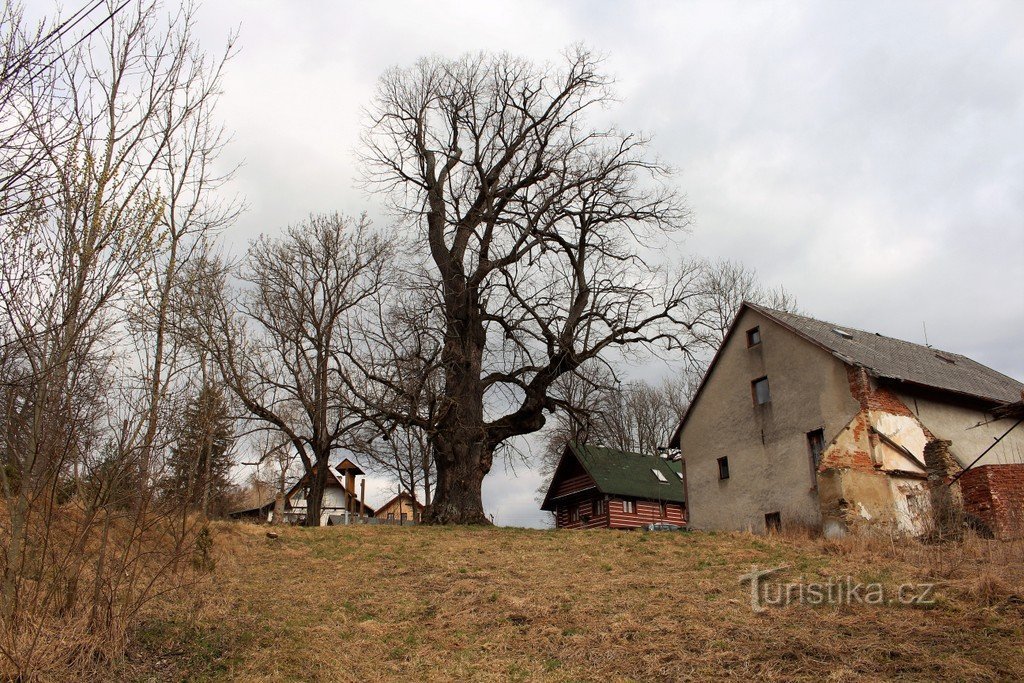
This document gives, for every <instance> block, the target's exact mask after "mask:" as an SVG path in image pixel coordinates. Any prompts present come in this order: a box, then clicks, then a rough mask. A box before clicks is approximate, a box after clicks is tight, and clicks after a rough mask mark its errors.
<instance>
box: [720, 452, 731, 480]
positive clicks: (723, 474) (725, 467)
mask: <svg viewBox="0 0 1024 683" xmlns="http://www.w3.org/2000/svg"><path fill="white" fill-rule="evenodd" d="M718 478H719V479H728V478H729V458H724V457H723V458H719V459H718Z"/></svg>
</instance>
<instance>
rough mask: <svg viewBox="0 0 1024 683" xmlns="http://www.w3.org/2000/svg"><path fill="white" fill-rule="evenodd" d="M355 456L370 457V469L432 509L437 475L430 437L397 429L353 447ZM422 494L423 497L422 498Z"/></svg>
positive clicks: (409, 429)
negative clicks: (432, 494)
mask: <svg viewBox="0 0 1024 683" xmlns="http://www.w3.org/2000/svg"><path fill="white" fill-rule="evenodd" d="M352 450H353V452H356V453H359V454H361V455H364V456H366V457H367V459H368V460H369V461H370V469H373V470H375V471H378V472H381V473H383V474H385V475H386V476H388V477H389V478H390V479H391V480H392V481H394V482H395V484H396V485H397V487H398V490H399V491H400V492H406V493H408V494H409V495H411V496H412V497H413V498H415V499H417V500H422V501H423V504H424V505H425V506H428V507H429V505H430V499H431V489H432V485H433V483H432V482H433V481H434V478H435V477H436V471H435V469H434V459H433V458H432V457H431V453H430V437H429V436H428V435H427V432H426V431H425V430H423V429H422V428H420V427H414V426H409V427H397V428H395V429H392V430H390V431H389V432H387V433H386V434H384V435H383V436H382V437H381V438H375V439H373V440H372V441H370V442H369V443H361V444H353V446H352ZM419 491H422V492H423V495H422V496H420V495H419V493H418V492H419Z"/></svg>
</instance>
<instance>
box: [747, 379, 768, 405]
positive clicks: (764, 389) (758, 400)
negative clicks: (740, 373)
mask: <svg viewBox="0 0 1024 683" xmlns="http://www.w3.org/2000/svg"><path fill="white" fill-rule="evenodd" d="M750 387H751V393H752V394H753V395H754V404H755V405H759V406H763V405H764V404H765V403H768V402H769V401H771V400H772V392H771V391H770V390H769V389H768V378H767V377H759V378H758V379H755V380H754V381H753V382H751V383H750Z"/></svg>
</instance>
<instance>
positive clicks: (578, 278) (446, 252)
mask: <svg viewBox="0 0 1024 683" xmlns="http://www.w3.org/2000/svg"><path fill="white" fill-rule="evenodd" d="M610 86H611V81H610V79H609V78H608V77H607V76H605V75H604V74H603V73H602V72H601V63H600V60H598V59H596V58H595V57H594V56H593V55H592V54H591V53H590V52H588V51H586V50H584V49H581V48H577V49H575V50H571V51H569V52H568V53H567V54H566V55H565V58H564V61H563V62H562V63H561V64H560V65H556V66H549V65H545V66H541V65H537V64H533V63H530V62H528V61H524V60H521V59H516V58H513V57H511V56H508V55H505V54H501V55H490V54H476V55H468V56H465V57H462V58H460V59H455V60H448V59H441V58H428V59H423V60H420V61H419V62H417V63H416V64H415V65H413V66H412V67H409V68H396V69H393V70H391V71H388V72H387V73H385V74H384V75H383V77H382V78H381V79H380V83H379V85H378V88H377V93H376V96H375V97H374V99H373V102H372V104H371V106H370V108H369V111H368V117H369V123H368V127H367V130H366V132H365V135H364V149H365V153H364V154H365V163H366V167H367V182H368V184H369V185H370V186H371V187H373V188H375V189H376V190H379V191H382V192H385V193H387V195H388V197H389V198H390V200H391V202H392V204H393V208H394V210H395V211H396V212H397V215H398V216H399V217H400V219H401V220H402V221H403V222H404V225H405V227H406V228H407V229H408V230H409V231H410V232H411V233H412V234H414V235H415V244H414V245H413V253H412V255H411V257H410V259H409V267H408V269H407V272H408V277H407V279H406V284H407V285H409V286H413V287H416V288H417V289H418V290H419V291H423V290H424V289H426V290H433V291H436V293H437V294H436V297H434V299H432V300H431V301H432V303H433V306H432V308H431V309H428V310H426V311H424V312H423V313H422V315H421V316H420V318H419V322H420V323H421V324H422V325H424V326H426V328H427V330H428V332H429V333H432V335H433V337H432V338H433V340H434V342H435V343H436V350H437V353H436V354H435V353H432V352H431V347H430V346H429V345H424V343H423V341H422V337H423V334H424V332H423V330H420V331H419V332H417V333H415V334H409V335H408V337H402V336H401V335H398V334H396V333H395V332H396V329H389V325H390V324H391V323H389V322H388V317H387V316H386V315H385V316H383V317H382V321H383V324H382V325H381V331H380V332H379V334H378V335H376V337H374V336H373V335H371V336H370V341H369V342H368V343H367V345H366V346H367V352H366V355H365V357H364V358H363V361H362V366H361V367H362V369H363V371H364V372H365V373H366V375H367V377H368V379H369V383H368V385H367V387H366V388H365V390H364V391H363V392H362V394H361V395H362V398H364V399H365V400H366V401H367V402H368V403H369V404H371V405H373V406H374V407H376V408H377V409H378V410H379V411H380V413H381V415H383V416H384V417H385V418H387V419H388V420H391V421H393V422H394V423H395V424H400V425H412V426H416V427H419V428H422V429H424V430H426V432H427V433H428V434H429V437H430V443H431V447H432V451H433V457H434V460H435V464H436V468H437V481H436V483H435V494H434V498H433V501H432V504H431V506H430V510H429V513H428V514H429V519H430V521H432V522H435V523H470V524H477V523H487V519H486V517H485V516H484V510H483V505H482V501H481V485H482V482H483V479H484V477H485V476H486V475H487V473H488V472H489V471H490V470H491V467H492V464H493V461H494V456H495V452H496V449H498V448H499V447H500V446H501V445H502V444H504V443H506V442H507V441H508V440H510V439H513V438H514V437H517V436H521V435H525V434H530V433H532V432H536V431H537V430H539V429H541V428H542V427H543V426H544V423H545V419H546V417H545V412H546V411H549V412H550V411H553V410H555V409H556V408H557V407H558V401H557V399H556V398H555V397H553V394H552V391H551V390H552V387H553V385H554V384H555V382H556V381H557V380H558V379H559V377H561V376H563V375H565V374H567V373H572V372H574V371H575V370H576V369H577V368H579V367H580V366H581V365H582V364H584V363H587V362H590V361H593V359H595V358H598V357H600V356H602V355H606V354H609V353H612V352H613V351H615V350H616V349H619V350H629V349H637V348H648V347H651V346H652V345H655V344H659V345H662V346H664V347H670V348H672V347H674V348H676V349H684V350H685V349H686V348H688V344H689V342H690V338H689V333H688V329H689V327H690V326H691V325H692V318H693V316H694V315H695V314H696V313H695V311H693V310H691V309H692V306H691V301H692V300H693V299H694V296H695V287H694V282H695V279H696V273H695V271H694V270H693V269H692V268H690V267H683V268H679V269H675V270H673V269H670V268H669V267H666V265H665V264H663V263H662V262H660V261H659V260H658V259H657V258H651V257H650V255H652V254H656V251H655V249H656V248H657V247H658V246H659V245H663V244H664V243H665V242H666V240H667V239H668V238H669V237H670V236H671V235H673V233H677V232H679V231H681V230H684V229H685V228H686V226H687V225H688V221H689V214H688V211H687V209H686V208H685V206H684V204H683V201H682V198H681V196H680V194H679V192H678V191H677V189H676V188H675V187H674V186H673V185H671V184H670V183H669V182H668V181H669V178H670V176H669V174H668V171H667V169H666V168H665V167H664V166H663V165H662V164H660V163H659V162H658V161H656V160H655V159H653V158H652V157H651V155H650V154H649V152H648V144H647V143H648V140H647V138H645V137H643V136H641V135H637V134H633V133H628V132H623V131H620V130H617V129H615V128H611V127H608V128H598V127H595V126H594V125H592V124H591V123H589V122H588V120H587V117H588V115H590V114H591V113H597V111H598V110H600V109H601V108H602V107H604V105H606V104H607V103H608V102H610V101H611V96H612V95H611V87H610ZM396 289H397V290H398V291H393V292H392V303H393V304H394V306H395V307H396V308H398V309H401V308H402V307H403V306H404V305H405V304H404V303H403V302H402V301H400V300H399V299H400V298H401V297H404V296H405V294H404V293H403V291H402V290H401V289H400V288H396ZM428 336H430V335H429V334H428ZM416 359H419V361H421V362H420V365H419V367H418V368H417V367H416ZM431 375H435V376H439V377H440V378H441V381H440V382H439V384H440V386H441V387H442V389H441V392H440V396H439V397H438V401H437V404H436V408H435V410H434V411H433V413H432V414H430V415H428V414H427V412H426V411H425V410H424V409H423V408H424V401H423V400H422V397H421V396H420V395H419V392H420V391H422V390H423V388H424V387H426V386H429V384H430V383H429V382H427V381H425V379H424V378H426V377H428V376H431Z"/></svg>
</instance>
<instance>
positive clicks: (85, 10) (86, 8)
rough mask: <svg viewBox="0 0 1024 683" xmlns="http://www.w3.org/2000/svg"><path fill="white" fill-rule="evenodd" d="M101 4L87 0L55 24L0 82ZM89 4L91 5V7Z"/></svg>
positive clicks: (43, 50) (101, 1) (8, 70)
mask: <svg viewBox="0 0 1024 683" xmlns="http://www.w3.org/2000/svg"><path fill="white" fill-rule="evenodd" d="M103 2H104V0H97V1H96V2H92V0H88V2H86V3H85V5H83V6H82V7H81V8H79V10H78V11H77V12H75V13H74V14H72V15H71V16H70V17H68V18H67V19H65V20H64V21H62V22H61V23H59V24H57V26H55V27H53V28H52V29H51V30H50V32H49V33H47V34H46V35H45V36H43V37H42V38H41V39H40V40H39V42H38V43H37V44H36V45H33V46H29V47H28V48H27V49H26V50H25V54H24V55H22V57H21V59H19V60H18V61H17V63H16V64H14V65H13V66H11V67H10V68H9V69H5V70H4V74H3V77H2V79H0V80H3V81H6V80H7V79H8V77H9V74H15V73H17V72H18V71H19V70H20V69H21V68H22V67H23V66H25V65H26V64H27V63H28V62H30V61H31V60H32V58H33V57H34V56H35V55H36V54H42V53H43V52H45V51H46V49H47V48H48V47H49V46H50V45H51V44H53V43H54V42H56V41H58V40H60V39H61V38H63V37H64V35H65V34H67V33H68V32H69V31H70V30H71V29H73V28H74V27H75V26H77V25H78V24H79V23H80V22H82V21H83V20H84V19H85V18H87V17H88V16H89V15H90V14H92V13H93V12H94V11H96V8H97V7H99V6H100V5H102V4H103ZM90 3H92V5H91V6H90Z"/></svg>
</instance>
